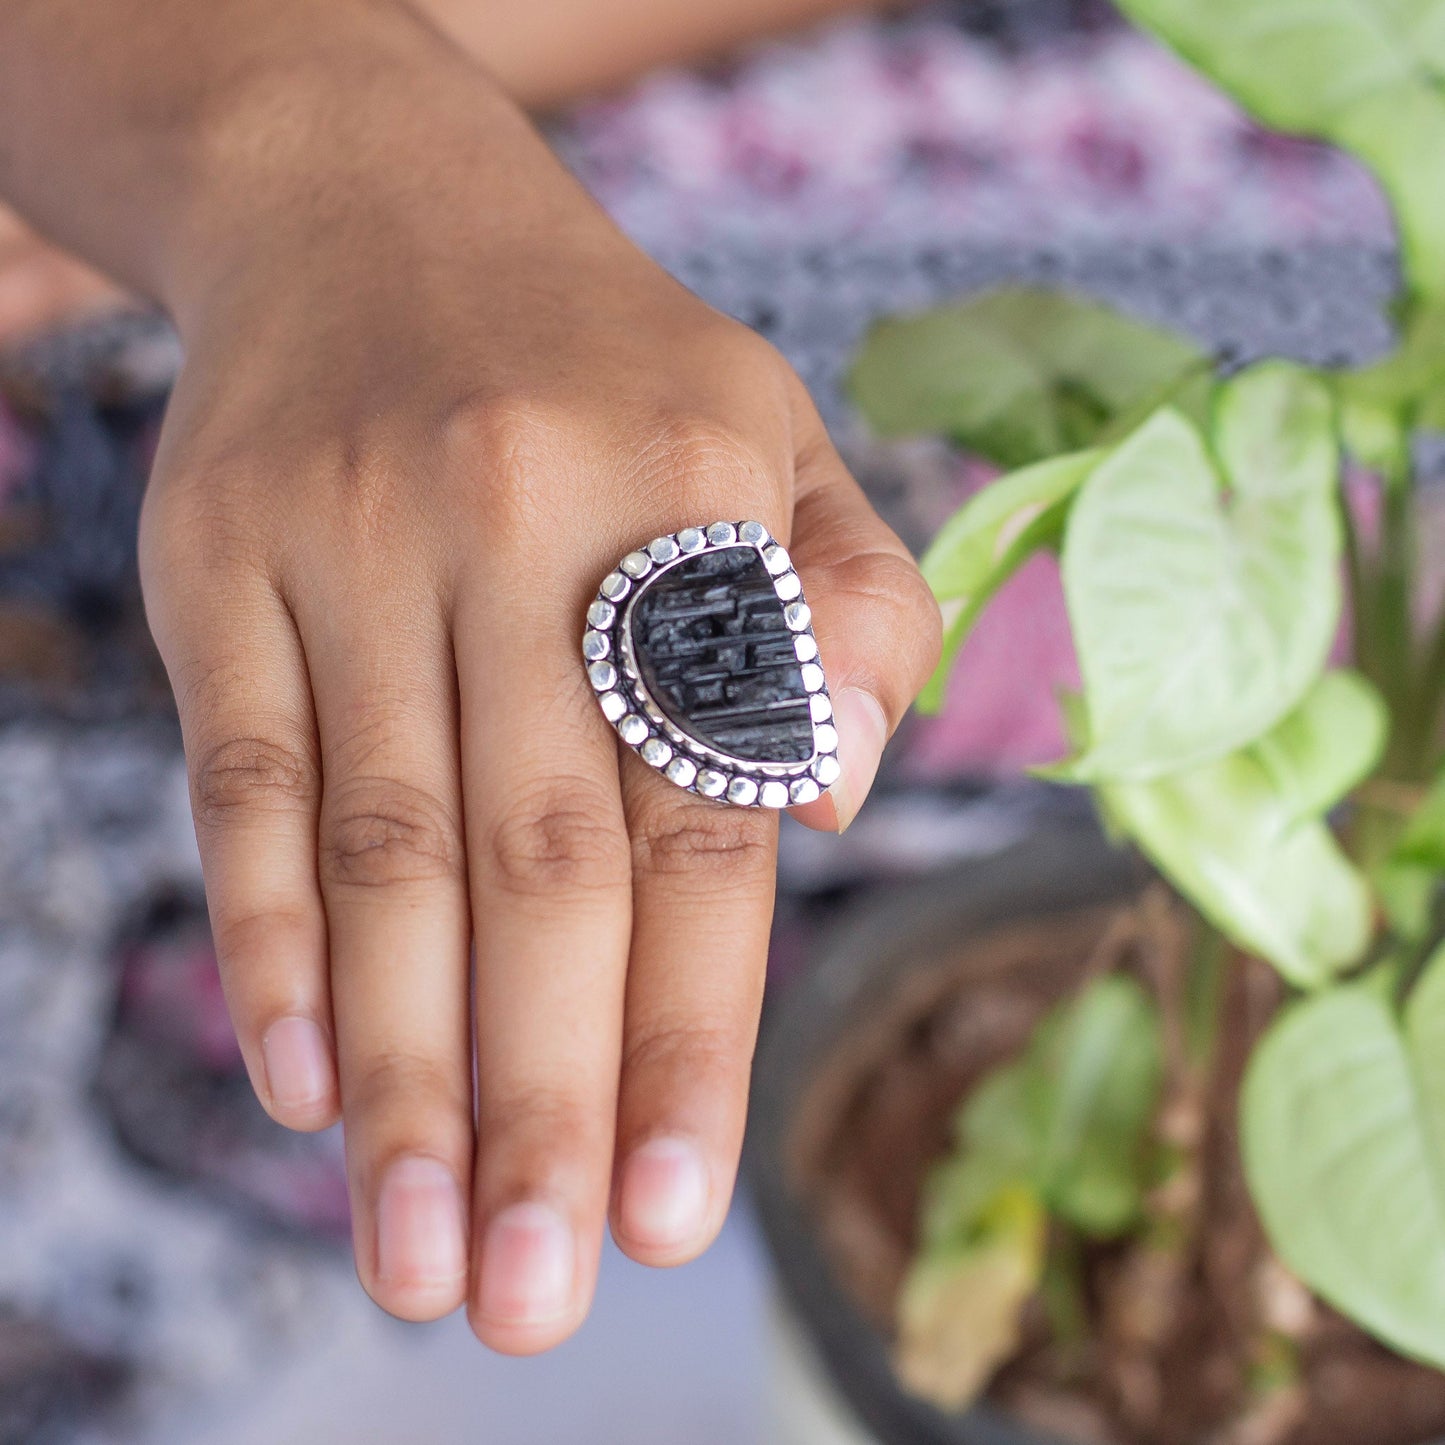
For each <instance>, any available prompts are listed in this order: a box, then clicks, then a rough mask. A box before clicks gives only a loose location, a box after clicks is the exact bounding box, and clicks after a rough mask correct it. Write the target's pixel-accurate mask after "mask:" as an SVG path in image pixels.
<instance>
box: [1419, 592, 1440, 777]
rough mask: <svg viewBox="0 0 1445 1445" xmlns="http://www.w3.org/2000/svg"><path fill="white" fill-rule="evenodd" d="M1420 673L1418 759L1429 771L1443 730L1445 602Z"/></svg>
mask: <svg viewBox="0 0 1445 1445" xmlns="http://www.w3.org/2000/svg"><path fill="white" fill-rule="evenodd" d="M1423 668H1424V670H1423V671H1422V672H1421V674H1420V699H1419V703H1418V708H1419V714H1418V716H1419V720H1420V721H1419V727H1420V732H1421V737H1420V747H1421V749H1422V757H1421V762H1422V764H1423V766H1424V767H1425V768H1426V769H1427V770H1428V771H1430V772H1433V771H1434V770H1435V767H1436V765H1437V763H1438V761H1439V758H1438V752H1439V748H1440V734H1441V732H1442V731H1445V605H1442V606H1441V608H1440V615H1439V617H1437V618H1436V619H1435V630H1434V633H1433V635H1432V636H1431V638H1430V641H1429V643H1428V644H1427V646H1426V649H1425V660H1424V664H1423Z"/></svg>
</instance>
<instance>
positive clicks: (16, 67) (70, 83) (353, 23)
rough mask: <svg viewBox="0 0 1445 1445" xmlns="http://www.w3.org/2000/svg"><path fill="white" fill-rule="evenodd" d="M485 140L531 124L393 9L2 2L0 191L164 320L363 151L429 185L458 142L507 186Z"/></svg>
mask: <svg viewBox="0 0 1445 1445" xmlns="http://www.w3.org/2000/svg"><path fill="white" fill-rule="evenodd" d="M419 97H421V98H422V99H423V101H424V103H421V104H419V103H418V99H419ZM453 116H455V118H456V119H457V122H458V124H457V127H456V131H455V133H454V132H453V130H452V128H451V127H450V126H449V125H439V118H441V117H446V118H448V119H449V118H450V117H453ZM489 128H490V129H491V130H500V131H501V132H504V133H505V134H506V136H507V137H508V138H509V139H515V138H516V137H517V135H518V134H520V133H522V132H525V129H526V127H525V124H524V122H523V121H522V120H521V118H520V117H519V116H518V115H517V114H516V113H515V112H514V111H513V108H512V106H511V104H510V102H508V101H506V100H505V99H504V98H503V97H502V94H501V91H500V89H499V88H497V87H495V86H493V85H491V84H490V83H489V81H488V78H487V77H486V75H485V74H484V72H482V71H481V70H480V69H479V68H477V67H475V66H474V65H472V64H471V63H470V62H469V61H468V60H467V58H466V57H465V56H464V55H463V54H462V53H461V52H460V50H458V49H457V48H456V47H455V46H454V45H453V44H451V43H450V42H448V41H447V40H446V39H444V38H443V37H442V36H441V35H440V34H439V33H437V32H436V31H434V30H433V29H432V28H431V27H430V26H429V25H428V24H427V23H425V21H424V20H422V19H421V18H420V17H419V16H418V15H417V14H416V13H415V12H414V11H413V10H412V9H411V8H409V7H407V6H406V5H404V4H402V3H400V0H206V3H205V4H203V5H198V4H196V3H195V0H0V196H3V197H4V198H5V199H8V200H10V201H12V202H13V203H14V204H15V205H16V207H17V208H18V209H19V210H20V211H21V212H22V213H23V214H25V215H26V216H27V217H28V218H29V219H30V220H31V221H32V222H33V223H34V224H36V225H37V226H39V227H40V228H41V229H43V230H44V231H46V232H47V233H49V234H50V235H51V236H52V237H53V238H55V239H57V240H59V241H61V242H62V243H63V244H65V245H67V246H69V247H71V248H73V249H74V250H75V251H77V252H78V253H80V254H81V255H83V256H85V257H86V258H87V259H89V260H91V261H93V262H94V263H96V264H98V265H100V266H101V267H103V268H104V269H105V270H107V271H108V272H109V273H110V274H112V275H114V276H116V277H118V278H119V279H121V280H123V281H125V282H126V283H128V284H129V285H131V286H133V287H134V288H136V289H137V290H139V291H141V292H143V293H144V294H147V295H149V296H151V297H154V298H156V299H158V300H160V301H162V302H163V303H165V304H167V305H170V306H172V308H173V309H175V308H176V307H177V306H179V305H182V304H183V302H184V298H185V296H186V295H187V293H188V292H190V291H192V290H194V289H195V288H196V287H198V286H200V285H203V284H204V276H203V273H204V270H205V267H206V265H207V264H208V263H209V262H210V261H211V260H213V259H215V258H217V257H219V256H222V255H224V253H225V251H226V249H227V247H228V246H229V245H231V244H233V242H234V240H235V237H236V233H237V232H238V231H241V232H246V233H248V234H247V241H248V242H250V241H255V240H260V239H261V238H262V237H264V235H265V231H266V225H267V213H268V209H269V208H270V207H272V206H273V205H274V204H275V203H276V202H277V201H278V200H279V199H280V196H279V194H278V191H279V190H280V189H286V190H289V191H290V192H292V193H294V192H296V191H297V190H299V189H302V188H306V187H310V188H312V189H313V190H314V192H315V195H314V203H313V206H312V209H313V211H314V212H315V213H316V214H317V215H318V216H321V215H323V214H324V213H325V212H326V210H327V208H328V206H329V205H331V204H332V203H333V202H336V203H337V204H339V203H340V202H339V199H338V197H337V196H336V195H335V194H334V193H336V192H338V191H340V190H342V189H344V185H345V172H346V170H347V168H348V166H351V167H354V168H356V169H361V168H364V167H365V166H367V165H368V163H369V161H370V159H371V158H372V157H371V155H370V152H372V151H374V150H376V149H378V148H381V147H383V146H385V147H395V148H404V147H407V146H411V147H412V148H413V153H414V154H415V156H416V165H415V171H416V173H417V174H418V176H420V175H423V174H424V172H425V169H426V160H425V152H426V148H427V144H428V139H429V137H430V138H431V141H432V144H433V145H434V146H445V145H447V144H449V143H460V142H459V136H460V134H461V133H462V132H463V131H465V133H466V135H467V142H466V143H468V144H471V143H474V144H475V157H476V169H477V172H478V175H479V179H480V178H482V177H485V176H486V175H488V174H489V173H491V172H496V173H497V176H496V177H494V179H496V178H501V177H502V176H503V173H504V171H505V164H504V163H503V162H499V161H497V160H496V154H497V152H498V151H499V150H500V151H503V152H509V147H508V146H505V145H504V146H500V147H497V146H492V145H489V144H488V139H489V133H490V131H489ZM408 131H410V132H411V133H410V134H408ZM509 153H510V152H509ZM504 194H505V186H502V187H500V188H499V189H498V191H497V196H498V199H499V200H500V199H502V198H503V196H504ZM293 198H294V196H292V197H288V199H293ZM287 209H288V214H291V215H292V216H293V217H294V215H295V214H296V210H297V208H296V207H295V206H288V208H287Z"/></svg>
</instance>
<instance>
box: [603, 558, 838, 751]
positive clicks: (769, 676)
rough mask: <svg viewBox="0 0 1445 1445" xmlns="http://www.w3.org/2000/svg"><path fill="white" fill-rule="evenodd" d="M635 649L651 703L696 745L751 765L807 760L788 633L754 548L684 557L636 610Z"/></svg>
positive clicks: (806, 726) (808, 744) (800, 692)
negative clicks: (696, 742) (696, 743)
mask: <svg viewBox="0 0 1445 1445" xmlns="http://www.w3.org/2000/svg"><path fill="white" fill-rule="evenodd" d="M631 630H632V648H633V653H634V656H635V657H636V659H637V664H638V667H639V669H640V670H641V672H642V680H643V682H644V683H645V684H646V685H647V690H648V691H649V692H650V693H651V694H652V696H653V698H654V699H655V700H656V702H657V705H658V706H659V707H660V708H661V709H662V710H663V712H665V713H666V714H667V715H668V717H670V718H671V719H672V721H673V722H674V723H676V724H677V725H678V727H680V728H681V729H682V730H683V731H684V732H687V733H689V734H691V735H692V736H693V737H695V738H696V739H697V740H698V741H699V742H703V743H706V744H708V746H710V747H713V748H716V749H717V750H718V751H719V752H721V753H726V754H728V755H730V756H731V757H735V758H742V759H744V760H745V761H747V762H772V763H800V762H805V761H806V760H807V759H808V758H810V757H812V756H813V723H812V716H811V713H810V712H809V708H808V694H807V692H806V691H805V690H804V688H803V675H802V672H801V670H800V669H799V666H798V659H797V655H796V654H795V653H794V651H793V634H792V633H791V632H790V631H789V630H788V624H787V622H786V621H785V620H784V617H783V604H782V603H781V602H780V601H779V600H778V594H777V593H776V592H775V591H774V590H773V579H772V578H771V577H770V576H769V575H768V569H767V568H766V567H764V566H763V563H762V558H761V557H759V556H758V553H757V552H756V550H755V549H754V548H752V547H724V548H722V549H721V550H720V551H716V552H703V553H702V554H701V555H699V556H697V557H688V558H686V559H685V560H684V561H681V562H678V563H677V564H676V565H675V566H673V567H670V568H668V570H667V571H665V572H663V573H660V574H659V575H658V576H657V578H656V580H655V581H653V582H651V583H649V584H647V585H646V586H645V588H644V589H643V591H641V592H640V593H639V594H638V597H637V600H636V601H635V602H634V603H633V604H632V620H631Z"/></svg>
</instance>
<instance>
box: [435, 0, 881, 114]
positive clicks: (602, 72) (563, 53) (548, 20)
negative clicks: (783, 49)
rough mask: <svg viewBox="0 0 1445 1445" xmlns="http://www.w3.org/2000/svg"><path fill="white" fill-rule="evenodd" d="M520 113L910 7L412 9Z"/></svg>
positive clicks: (443, 5) (825, 3)
mask: <svg viewBox="0 0 1445 1445" xmlns="http://www.w3.org/2000/svg"><path fill="white" fill-rule="evenodd" d="M413 3H415V4H416V6H417V8H418V9H420V10H422V11H424V12H425V13H426V14H428V15H429V16H431V17H432V19H433V20H434V21H435V22H436V23H437V24H438V25H439V26H441V27H442V28H443V29H444V30H446V32H447V33H448V34H449V35H451V36H452V37H453V38H454V39H455V40H456V41H457V43H458V44H460V45H462V46H463V47H465V48H466V49H467V50H468V51H469V52H470V53H471V54H473V55H475V56H477V57H479V58H480V59H482V60H483V61H484V62H485V64H486V65H487V67H488V69H490V70H491V71H492V72H493V74H495V75H496V76H497V78H498V79H499V80H500V81H501V83H502V84H503V85H504V86H505V87H506V88H507V90H508V91H509V92H510V93H511V94H512V95H513V96H514V97H515V98H516V99H517V100H518V101H519V102H521V103H522V104H523V105H526V106H528V107H531V108H534V109H545V108H547V107H549V106H553V105H557V104H560V103H561V102H563V101H566V100H570V99H572V98H573V97H575V96H578V95H583V94H586V93H588V92H589V91H595V90H599V89H603V88H605V87H607V86H610V85H615V84H617V83H619V82H621V81H625V80H629V79H631V78H632V77H633V76H635V75H639V74H641V73H642V72H643V71H645V70H647V69H649V68H650V67H652V66H654V65H659V64H663V63H665V62H668V61H675V60H691V59H695V58H698V57H701V56H706V55H713V54H717V53H720V52H723V51H726V50H727V49H729V48H730V47H732V46H735V45H737V44H739V43H741V42H742V41H745V40H749V39H752V38H753V37H754V36H758V35H765V34H770V33H775V32H780V31H784V30H787V29H789V28H791V27H793V26H797V25H803V24H807V23H808V22H810V21H814V20H818V19H821V18H823V17H824V16H827V15H831V14H834V13H838V12H843V11H848V10H860V11H861V10H881V9H885V8H888V9H899V8H903V6H904V5H906V4H907V3H908V0H531V3H526V4H518V3H517V0H413Z"/></svg>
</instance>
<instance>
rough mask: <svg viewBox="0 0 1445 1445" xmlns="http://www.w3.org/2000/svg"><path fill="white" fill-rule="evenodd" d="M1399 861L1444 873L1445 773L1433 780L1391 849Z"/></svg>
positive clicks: (1395, 858)
mask: <svg viewBox="0 0 1445 1445" xmlns="http://www.w3.org/2000/svg"><path fill="white" fill-rule="evenodd" d="M1393 856H1394V860H1395V861H1396V862H1399V863H1416V864H1419V865H1421V866H1422V867H1425V868H1430V869H1434V870H1436V871H1439V872H1445V773H1441V775H1440V776H1439V777H1438V778H1436V779H1435V781H1434V783H1433V784H1432V785H1431V787H1430V791H1429V792H1428V793H1426V794H1425V800H1424V802H1422V803H1421V804H1420V806H1419V807H1418V808H1417V809H1416V810H1415V812H1414V814H1413V815H1412V816H1411V818H1410V821H1409V823H1408V824H1407V825H1406V828H1405V831H1404V833H1403V834H1402V835H1401V837H1400V841H1399V843H1398V844H1397V845H1396V847H1395V850H1394V855H1393Z"/></svg>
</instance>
